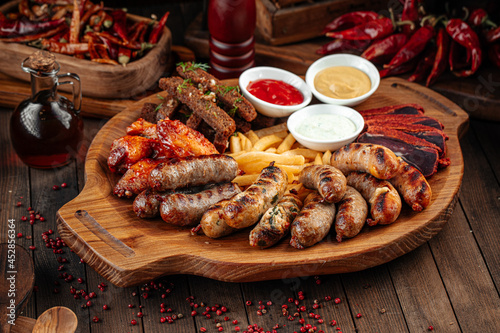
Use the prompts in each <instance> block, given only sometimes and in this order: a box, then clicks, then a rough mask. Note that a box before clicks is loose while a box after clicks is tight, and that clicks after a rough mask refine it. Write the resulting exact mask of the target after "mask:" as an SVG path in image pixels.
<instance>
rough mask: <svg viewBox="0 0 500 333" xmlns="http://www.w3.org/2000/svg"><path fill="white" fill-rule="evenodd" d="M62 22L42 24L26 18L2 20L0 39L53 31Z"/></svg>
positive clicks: (59, 20) (60, 20)
mask: <svg viewBox="0 0 500 333" xmlns="http://www.w3.org/2000/svg"><path fill="white" fill-rule="evenodd" d="M64 21H65V19H64V18H61V19H58V20H53V21H44V22H33V21H30V20H29V19H28V18H26V17H21V18H20V19H18V20H10V19H4V20H2V21H0V37H20V36H26V35H32V34H39V33H43V32H45V31H49V30H53V29H54V28H56V27H58V26H60V25H62V24H63V23H64Z"/></svg>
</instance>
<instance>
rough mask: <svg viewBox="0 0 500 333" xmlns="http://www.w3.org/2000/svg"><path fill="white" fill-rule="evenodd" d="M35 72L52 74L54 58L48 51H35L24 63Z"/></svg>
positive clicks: (54, 66)
mask: <svg viewBox="0 0 500 333" xmlns="http://www.w3.org/2000/svg"><path fill="white" fill-rule="evenodd" d="M24 65H25V66H26V67H29V68H31V69H33V70H35V71H37V72H44V73H48V72H52V71H53V70H54V69H55V68H56V57H55V55H53V54H52V53H50V52H48V51H43V50H42V51H36V52H34V53H33V54H32V55H30V56H29V58H28V59H27V61H26V62H25V63H24Z"/></svg>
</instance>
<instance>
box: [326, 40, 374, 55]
mask: <svg viewBox="0 0 500 333" xmlns="http://www.w3.org/2000/svg"><path fill="white" fill-rule="evenodd" d="M370 42H371V41H369V40H349V39H340V38H336V39H334V40H332V41H331V42H329V43H326V44H324V45H322V46H321V47H320V48H319V49H317V50H316V53H317V54H321V55H327V54H335V53H359V52H363V50H364V49H366V48H367V47H368V45H370Z"/></svg>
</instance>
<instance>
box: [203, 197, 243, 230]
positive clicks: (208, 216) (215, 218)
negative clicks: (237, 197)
mask: <svg viewBox="0 0 500 333" xmlns="http://www.w3.org/2000/svg"><path fill="white" fill-rule="evenodd" d="M228 203H229V200H222V201H220V202H218V203H216V204H215V205H212V206H211V207H210V208H208V210H207V211H206V212H205V213H204V214H203V216H202V217H201V220H200V226H201V229H202V230H203V233H204V234H205V235H206V236H207V237H210V238H220V237H224V236H227V235H229V234H231V233H233V232H235V231H236V230H238V229H235V228H231V227H230V226H228V225H227V223H226V222H225V220H224V219H223V217H222V215H223V211H224V207H225V206H227V204H228Z"/></svg>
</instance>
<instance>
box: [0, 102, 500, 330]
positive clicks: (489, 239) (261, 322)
mask: <svg viewBox="0 0 500 333" xmlns="http://www.w3.org/2000/svg"><path fill="white" fill-rule="evenodd" d="M11 112H12V110H11V109H5V108H3V109H0V145H1V146H0V175H1V176H0V177H1V181H0V193H1V198H2V199H1V206H0V216H1V220H0V221H1V223H0V242H6V240H7V227H8V226H7V221H8V219H15V226H16V233H17V232H21V233H22V234H23V236H22V237H21V238H17V239H16V243H17V244H19V245H21V246H23V247H24V248H26V249H28V248H29V246H35V247H36V249H34V250H28V251H30V252H31V256H32V258H33V260H34V264H35V275H36V280H35V286H36V287H35V291H34V292H33V293H32V295H31V298H30V299H29V301H28V302H27V304H26V306H25V308H24V310H23V312H22V313H20V314H18V315H21V316H26V317H30V318H37V316H39V315H40V314H41V313H43V312H44V311H45V310H46V309H48V308H50V307H53V306H66V307H69V308H70V309H72V310H73V311H74V312H75V313H76V314H77V317H78V321H79V323H78V329H77V331H78V332H200V331H202V330H201V328H202V327H205V328H206V329H207V331H208V332H218V328H217V325H218V324H217V323H216V322H220V323H221V327H223V329H224V331H225V332H234V331H235V326H239V327H241V331H244V330H245V329H246V327H247V325H249V324H252V325H253V324H256V325H258V326H259V327H262V328H264V329H265V331H268V330H269V331H270V330H272V329H273V327H274V326H275V325H279V327H280V328H279V329H277V332H294V331H297V332H300V327H301V326H303V325H301V324H300V322H299V320H300V319H301V318H303V319H304V320H305V324H311V325H313V326H317V331H319V330H323V331H324V332H338V331H342V332H425V331H428V330H429V327H430V326H432V327H433V328H434V330H435V331H436V332H499V331H500V296H499V290H500V242H499V240H498V239H499V237H500V223H498V222H499V213H500V209H499V208H500V186H499V179H500V150H499V149H498V142H500V123H495V122H487V121H481V120H475V119H472V120H471V124H470V129H469V131H468V132H467V134H466V135H465V136H464V137H463V138H462V139H461V146H462V149H463V156H464V160H465V174H464V177H463V184H462V189H461V193H460V197H459V202H458V204H457V205H456V208H455V210H454V212H453V214H452V216H451V218H450V220H449V222H448V223H447V225H445V227H444V228H443V230H442V231H441V232H440V233H439V234H438V235H437V236H435V237H434V238H433V239H431V240H430V241H429V242H428V243H425V244H424V245H422V246H420V247H419V248H417V249H416V250H414V251H413V252H410V253H409V254H407V255H404V256H402V257H400V258H398V259H396V260H394V261H392V262H389V263H387V264H384V265H381V266H378V267H375V268H372V269H368V270H365V271H361V272H356V273H349V274H338V275H327V276H319V277H317V276H307V275H309V274H307V273H308V272H304V275H305V276H304V277H301V278H293V279H283V280H273V281H266V282H255V283H226V282H219V281H216V280H211V279H207V278H200V277H196V276H185V275H174V276H169V277H166V278H163V279H160V280H158V281H155V282H154V283H152V284H150V285H148V286H138V287H131V288H118V287H115V286H113V285H112V284H110V283H108V282H106V281H105V280H104V279H103V278H102V277H100V276H99V275H98V274H97V273H96V272H95V271H94V270H92V269H91V268H90V267H88V266H87V265H86V264H84V263H81V262H80V259H79V258H78V257H77V256H76V255H75V254H74V253H71V251H70V250H69V249H68V248H63V252H64V253H63V254H54V253H53V251H52V250H51V249H47V248H45V246H44V245H45V242H44V241H43V239H42V233H43V232H45V231H48V230H49V229H50V230H53V231H54V234H51V235H49V236H50V237H51V238H55V237H57V232H56V229H57V228H56V218H55V213H56V211H57V210H58V209H59V208H60V207H61V206H62V205H63V204H65V203H66V202H68V201H69V200H71V199H72V198H74V197H75V196H76V195H77V194H78V193H79V191H80V190H81V189H82V187H83V185H84V182H85V176H84V170H83V160H78V161H75V162H72V163H71V164H69V165H67V166H65V167H62V168H59V169H56V170H38V169H30V168H28V167H26V166H25V165H23V164H22V162H21V161H20V160H19V159H18V158H17V156H16V154H15V152H14V151H13V148H12V146H11V144H10V140H9V134H8V133H9V125H8V124H9V118H10V114H11ZM105 122H106V120H100V119H85V142H86V144H87V145H88V144H89V143H90V141H91V140H92V138H93V137H94V136H95V134H96V133H97V131H98V130H99V129H100V128H101V127H102V126H103V125H104V124H105ZM62 183H66V184H67V187H66V188H61V189H59V190H53V186H54V185H61V184H62ZM18 202H20V203H21V206H19V207H18V206H17V203H18ZM28 207H32V208H33V209H34V210H35V211H39V212H40V214H41V215H42V216H43V217H44V218H45V221H43V222H42V221H40V220H36V222H35V224H34V225H33V226H31V225H30V223H29V222H28V221H22V216H29V215H28V212H27V208H28ZM28 220H29V218H28ZM61 259H66V260H67V261H68V262H67V263H63V262H60V261H63V260H61ZM1 260H5V258H2V259H1ZM59 269H60V270H59ZM63 273H67V274H71V275H72V276H73V277H74V278H73V280H72V281H71V282H66V281H65V280H64V279H61V278H60V277H59V275H60V274H63ZM79 278H81V279H82V281H81V283H80V281H79V280H78V279H79ZM2 283H4V281H2ZM100 283H105V284H106V285H107V287H105V288H103V291H101V290H99V288H98V285H99V284H100ZM160 283H161V284H160ZM71 286H73V287H74V288H75V289H77V290H81V289H83V290H85V291H86V292H87V293H89V292H95V293H96V294H97V297H96V298H93V299H91V302H92V304H91V305H90V306H87V307H82V306H83V305H84V304H85V303H86V301H85V300H83V299H81V298H80V299H74V296H73V295H72V294H71V292H70V288H71ZM156 288H158V289H156ZM147 289H149V290H147ZM300 295H303V300H299V306H305V309H306V312H300V313H299V317H297V318H295V319H294V320H293V321H290V320H289V319H288V317H286V316H283V314H282V305H284V304H286V305H287V306H288V311H289V314H290V315H292V316H293V314H294V313H295V312H297V311H296V309H297V306H295V304H293V303H289V301H288V300H289V299H290V298H291V299H293V300H296V299H299V297H300ZM4 296H5V295H2V298H3V297H4ZM328 296H330V297H331V300H328V301H326V300H325V297H328ZM190 297H192V299H191V300H190ZM336 298H338V299H339V300H340V302H339V303H338V304H336V302H335V301H334V300H335V299H336ZM316 300H317V301H316ZM248 301H250V302H251V305H246V302H248ZM190 302H192V303H194V304H196V305H193V306H191V305H190ZM259 302H262V304H263V307H264V309H265V311H264V310H262V311H261V313H258V310H259ZM268 302H271V303H268ZM315 302H317V303H318V304H319V306H320V307H319V308H318V309H314V308H313V306H314V304H315ZM162 303H163V304H164V306H165V309H172V312H165V313H161V308H162V307H161V305H162ZM201 303H203V304H204V306H200V307H198V308H196V307H195V306H197V305H200V304H201ZM105 304H106V305H107V306H108V307H109V309H108V310H103V305H105ZM129 304H132V305H133V307H132V308H129V306H128V305H129ZM217 304H218V305H220V309H222V306H224V307H226V308H227V312H226V313H223V314H221V315H217V313H216V312H212V311H211V312H210V315H211V318H210V319H208V318H206V317H205V316H203V315H202V312H204V311H205V307H206V306H211V307H212V306H217ZM193 310H195V311H197V313H198V314H197V315H196V316H194V317H192V316H191V311H193ZM139 311H140V312H142V313H143V317H142V318H139V317H138V316H137V313H138V312H139ZM310 312H313V313H315V314H318V315H320V316H321V318H322V320H324V322H323V323H320V320H319V319H314V318H309V316H308V314H309V313H310ZM172 314H176V315H177V316H178V317H181V316H180V315H179V314H182V318H178V319H176V320H175V321H174V322H173V323H172V324H169V323H168V322H165V323H161V320H160V318H161V317H165V316H166V315H169V316H171V315H172ZM358 314H360V315H358ZM94 316H97V317H98V318H99V321H98V322H97V323H94V322H93V320H92V319H93V317H94ZM226 316H227V317H228V321H225V320H224V318H225V317H226ZM358 317H359V318H358ZM133 319H135V320H136V321H137V324H136V325H134V326H133V325H132V324H131V321H132V320H133ZM233 320H237V321H238V323H237V324H233V323H232V322H233ZM332 320H335V321H336V324H334V325H331V324H330V323H331V322H332ZM337 328H339V329H337Z"/></svg>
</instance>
